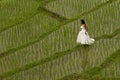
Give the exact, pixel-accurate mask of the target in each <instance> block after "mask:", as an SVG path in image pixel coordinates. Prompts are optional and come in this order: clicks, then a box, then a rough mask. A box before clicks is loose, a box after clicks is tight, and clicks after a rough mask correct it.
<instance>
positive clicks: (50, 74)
mask: <svg viewBox="0 0 120 80" xmlns="http://www.w3.org/2000/svg"><path fill="white" fill-rule="evenodd" d="M106 42H107V43H106ZM101 43H103V45H102V46H101ZM113 43H114V40H106V41H100V42H99V43H97V44H96V45H97V46H96V45H93V46H92V48H91V49H90V48H89V47H81V48H79V50H77V51H75V52H72V53H70V54H69V55H66V56H63V57H61V58H59V59H56V60H54V61H50V62H48V63H46V64H43V65H40V66H36V67H35V68H32V69H30V70H28V71H23V72H20V73H17V74H15V75H14V76H12V77H9V78H7V80H15V79H19V78H22V79H23V80H27V79H30V78H31V79H36V80H39V79H42V80H56V79H58V78H61V77H64V76H65V75H69V74H72V73H75V72H77V73H82V72H84V70H89V69H91V68H93V67H95V66H98V65H100V64H101V63H102V62H103V61H104V59H105V58H106V57H108V56H109V55H110V54H111V52H113V51H112V49H111V48H112V47H110V45H111V44H113ZM119 44H120V43H119ZM119 44H118V45H119ZM105 45H106V46H107V47H105V48H102V47H103V46H105ZM98 46H99V48H100V50H99V51H100V52H99V53H98V51H97V50H96V49H97V48H98ZM113 46H114V47H115V48H116V49H115V50H117V49H118V48H119V46H116V45H113ZM115 50H114V51H115ZM103 51H104V52H103ZM28 73H29V74H28ZM31 75H32V76H31ZM23 76H24V77H23Z"/></svg>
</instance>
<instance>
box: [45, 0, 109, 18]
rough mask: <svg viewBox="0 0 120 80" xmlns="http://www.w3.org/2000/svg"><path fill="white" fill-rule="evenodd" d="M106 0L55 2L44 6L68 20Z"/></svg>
mask: <svg viewBox="0 0 120 80" xmlns="http://www.w3.org/2000/svg"><path fill="white" fill-rule="evenodd" d="M106 1H107V0H92V1H90V0H84V1H82V0H79V1H78V0H74V1H73V0H57V1H55V2H52V3H50V4H48V5H47V6H46V8H48V9H49V10H51V11H53V12H56V13H58V14H60V15H63V16H66V17H68V18H75V17H77V16H79V15H80V14H81V13H82V12H84V11H87V10H89V9H91V8H93V7H95V6H97V5H99V4H102V3H105V2H106Z"/></svg>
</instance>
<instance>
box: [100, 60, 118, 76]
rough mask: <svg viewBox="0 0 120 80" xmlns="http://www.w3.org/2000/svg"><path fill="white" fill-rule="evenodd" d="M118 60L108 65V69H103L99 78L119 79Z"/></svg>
mask: <svg viewBox="0 0 120 80" xmlns="http://www.w3.org/2000/svg"><path fill="white" fill-rule="evenodd" d="M119 61H120V60H117V61H116V62H114V64H112V65H110V66H109V67H107V68H105V69H104V70H103V71H102V72H101V73H100V75H99V76H102V77H116V78H117V77H119V78H120V62H119Z"/></svg>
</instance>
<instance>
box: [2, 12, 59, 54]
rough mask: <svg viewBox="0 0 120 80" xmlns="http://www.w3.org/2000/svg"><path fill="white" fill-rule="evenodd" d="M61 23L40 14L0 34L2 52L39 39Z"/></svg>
mask: <svg viewBox="0 0 120 80" xmlns="http://www.w3.org/2000/svg"><path fill="white" fill-rule="evenodd" d="M58 23H59V22H58V21H56V20H54V19H52V18H51V17H49V16H45V15H44V14H38V15H36V16H35V17H33V18H32V19H30V20H28V21H25V22H24V23H22V24H20V25H16V26H15V27H13V28H11V29H9V30H7V31H5V32H2V33H1V34H0V38H1V39H0V44H1V47H0V52H1V53H2V52H4V51H7V50H9V49H12V48H16V47H19V46H21V45H24V44H25V43H29V42H30V41H33V40H36V39H38V38H39V37H40V36H41V35H42V34H43V33H46V32H48V31H50V30H51V29H53V28H54V27H56V26H57V24H58Z"/></svg>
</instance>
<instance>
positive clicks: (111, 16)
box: [85, 1, 120, 37]
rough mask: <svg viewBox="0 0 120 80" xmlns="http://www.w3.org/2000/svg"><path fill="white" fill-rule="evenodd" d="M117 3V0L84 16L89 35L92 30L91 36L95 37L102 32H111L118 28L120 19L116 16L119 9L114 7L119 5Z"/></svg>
mask: <svg viewBox="0 0 120 80" xmlns="http://www.w3.org/2000/svg"><path fill="white" fill-rule="evenodd" d="M118 3H119V1H116V2H114V3H111V4H109V5H106V6H104V7H103V8H101V9H99V10H97V11H94V12H93V13H90V14H89V15H88V16H85V19H86V20H87V25H88V28H89V29H88V30H89V31H90V35H91V32H93V31H94V35H93V36H94V37H97V36H101V35H103V34H111V33H112V32H113V31H115V30H117V29H120V27H119V21H120V19H119V17H118V16H120V14H119V12H120V10H118V11H116V9H117V8H119V7H120V6H119V4H118ZM92 34H93V33H92Z"/></svg>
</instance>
